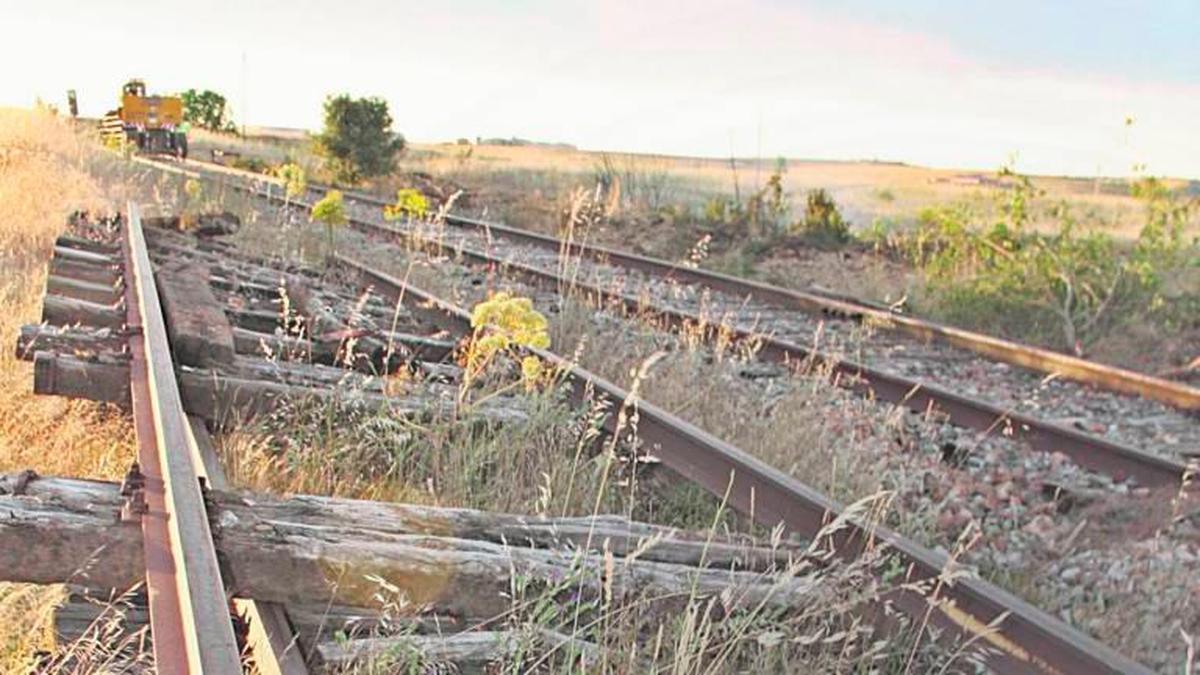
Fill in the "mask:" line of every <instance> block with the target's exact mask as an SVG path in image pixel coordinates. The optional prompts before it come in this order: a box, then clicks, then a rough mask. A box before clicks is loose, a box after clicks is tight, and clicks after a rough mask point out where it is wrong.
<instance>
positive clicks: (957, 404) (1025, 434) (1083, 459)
mask: <svg viewBox="0 0 1200 675" xmlns="http://www.w3.org/2000/svg"><path fill="white" fill-rule="evenodd" d="M350 224H351V226H353V227H355V228H357V229H360V230H363V231H365V232H367V233H375V234H383V235H385V236H389V237H394V238H399V239H404V240H406V241H410V242H416V243H418V244H422V245H427V246H435V247H438V248H439V250H441V251H443V252H445V253H448V254H460V255H462V256H463V257H465V258H468V259H470V260H472V261H474V262H477V263H480V264H485V265H498V266H501V267H503V268H506V269H508V270H510V271H513V272H516V273H517V274H519V275H520V276H522V277H523V278H525V279H528V280H530V281H532V282H533V283H535V284H539V285H542V286H545V287H550V288H556V289H560V290H561V289H563V288H573V289H574V290H576V291H580V292H583V293H585V294H592V295H594V296H596V297H598V298H600V299H602V300H604V301H605V302H607V303H615V304H619V305H620V306H622V307H623V308H624V309H625V310H626V311H628V312H633V313H638V312H642V313H651V314H654V315H656V316H658V317H661V318H662V319H664V320H666V321H668V322H669V323H670V324H671V325H673V326H677V327H678V326H683V325H690V326H705V325H709V326H710V330H716V327H712V326H711V325H710V322H708V321H706V320H705V319H704V317H701V316H699V315H696V314H693V313H690V312H686V311H682V310H674V309H669V308H665V307H659V306H657V305H648V304H646V302H645V301H644V300H643V299H642V298H638V297H634V296H630V295H626V294H623V293H620V292H618V291H615V290H612V289H608V288H604V287H601V286H596V285H594V284H587V283H585V282H581V281H576V280H567V279H563V278H562V277H560V276H558V274H557V273H555V272H553V271H550V270H546V269H542V268H539V267H534V266H532V265H526V264H523V263H517V262H512V261H507V260H504V259H502V258H497V257H495V256H493V255H491V254H488V253H485V252H482V251H477V250H473V249H468V248H465V247H462V246H458V245H454V244H449V243H446V242H445V241H442V240H436V239H433V238H429V237H424V236H421V235H417V234H415V233H412V232H408V231H405V230H400V229H397V228H393V227H388V226H385V225H380V224H377V223H371V222H368V221H363V220H360V219H351V220H350ZM724 328H725V329H727V330H729V331H730V332H731V333H732V334H733V335H735V336H736V337H738V338H739V339H743V340H756V341H758V342H759V343H760V344H761V345H762V348H761V350H760V352H759V353H760V355H761V356H763V357H764V358H766V359H768V360H771V361H776V362H780V363H793V364H795V363H801V362H804V361H806V360H815V361H817V362H819V363H822V364H827V365H828V366H829V367H830V368H831V369H832V375H833V376H834V379H835V381H836V382H837V384H839V385H840V386H843V387H847V388H850V389H852V390H854V391H856V392H858V393H860V394H862V395H865V396H874V397H877V398H879V399H882V400H885V401H889V402H892V403H896V404H898V405H903V406H905V407H907V408H909V409H910V410H914V411H916V412H924V411H927V410H928V409H929V408H930V407H931V406H932V407H934V408H935V409H938V410H942V411H943V412H945V413H946V414H947V415H948V416H949V417H950V419H951V420H952V421H953V422H954V423H955V424H958V425H960V426H963V427H967V428H970V429H975V430H978V431H982V432H986V433H991V432H995V433H1003V434H1005V435H1007V436H1009V437H1011V438H1015V439H1017V440H1020V441H1024V442H1025V443H1027V444H1028V445H1029V447H1031V448H1032V449H1034V450H1037V451H1040V452H1061V453H1063V454H1065V455H1067V456H1068V457H1070V458H1071V459H1072V461H1074V462H1075V463H1077V464H1079V465H1080V466H1082V467H1085V468H1087V469H1091V470H1094V471H1100V472H1103V473H1106V474H1108V475H1111V476H1115V477H1119V478H1123V477H1129V476H1132V477H1135V478H1136V479H1137V480H1138V481H1139V483H1140V484H1142V485H1147V486H1161V485H1179V484H1181V481H1182V480H1183V478H1184V475H1185V474H1186V473H1187V471H1188V466H1187V465H1186V464H1184V463H1182V462H1177V461H1174V460H1171V459H1167V458H1165V457H1160V456H1158V455H1154V454H1151V453H1149V452H1145V451H1142V450H1139V449H1137V448H1132V447H1128V446H1125V445H1121V444H1118V443H1113V442H1111V441H1108V440H1105V439H1103V438H1098V437H1096V436H1091V435H1089V434H1086V433H1083V432H1080V431H1077V430H1075V429H1071V428H1069V427H1066V426H1064V425H1061V424H1056V423H1053V422H1050V421H1047V420H1043V419H1039V418H1037V417H1034V416H1033V415H1028V414H1025V413H1020V412H1017V411H1014V410H1008V409H1005V408H1001V407H999V406H996V405H993V404H991V403H988V402H987V401H982V400H979V399H975V398H971V397H968V396H964V395H962V394H959V393H956V392H953V391H950V390H948V389H945V388H943V387H940V386H937V385H934V384H930V383H926V382H920V381H917V380H913V379H910V378H907V377H903V376H900V375H896V374H893V373H889V372H887V371H885V370H882V369H879V368H874V367H871V366H868V365H866V364H863V363H859V362H856V361H853V360H849V359H845V358H841V357H834V356H832V355H830V354H826V353H824V352H821V351H819V350H816V349H813V348H811V347H807V346H804V345H801V344H798V343H795V342H791V341H789V340H784V339H781V338H777V337H774V336H771V335H763V334H761V333H756V332H754V331H751V330H747V329H744V328H739V327H737V326H726V327H724Z"/></svg>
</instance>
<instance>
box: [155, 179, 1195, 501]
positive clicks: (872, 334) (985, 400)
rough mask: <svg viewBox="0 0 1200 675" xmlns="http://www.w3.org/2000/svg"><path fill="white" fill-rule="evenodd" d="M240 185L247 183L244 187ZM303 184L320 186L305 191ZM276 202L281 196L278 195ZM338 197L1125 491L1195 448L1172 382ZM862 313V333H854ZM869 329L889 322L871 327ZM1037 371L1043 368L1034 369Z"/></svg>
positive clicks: (1161, 476)
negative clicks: (1103, 477) (1097, 476)
mask: <svg viewBox="0 0 1200 675" xmlns="http://www.w3.org/2000/svg"><path fill="white" fill-rule="evenodd" d="M147 163H148V164H151V165H153V166H156V167H157V168H159V169H163V168H165V169H166V170H168V171H174V172H180V171H182V170H181V169H179V168H177V167H175V166H171V165H162V164H159V163H153V162H147ZM194 175H197V176H201V177H203V176H205V175H208V177H210V178H211V177H212V176H211V175H210V174H194ZM252 178H253V177H252ZM237 187H238V188H239V189H248V188H247V187H246V186H245V185H243V184H241V183H238V184H237ZM261 189H262V188H261V186H258V187H255V188H254V190H256V191H260V192H259V196H269V194H270V193H269V191H267V192H261ZM310 193H312V194H314V195H320V194H323V190H322V189H321V188H310ZM274 198H275V199H276V201H277V202H281V201H282V198H281V197H279V195H274ZM347 199H348V203H349V205H350V206H349V208H350V211H351V214H352V217H351V219H350V225H351V226H352V227H354V228H356V229H359V230H361V231H364V232H366V233H370V234H374V235H377V236H382V237H384V238H390V239H393V240H396V241H407V242H417V243H419V244H421V245H423V246H431V247H436V248H438V249H440V250H442V251H444V252H446V253H448V254H451V255H460V256H462V257H464V258H466V259H468V260H470V261H472V262H475V263H478V264H482V265H488V266H491V267H493V268H497V269H500V268H503V269H505V270H507V271H508V272H510V273H512V274H514V275H517V276H520V277H521V278H523V279H525V280H528V281H530V282H532V283H533V284H535V285H539V286H541V287H542V288H546V289H548V290H550V291H551V292H555V293H558V292H561V291H563V290H572V291H574V292H578V293H580V294H585V295H590V296H593V297H598V298H602V299H603V300H605V301H606V302H609V303H616V304H619V305H622V306H624V307H625V308H626V309H627V310H629V311H632V312H640V313H645V312H652V313H654V314H656V315H658V316H660V317H662V318H663V319H665V320H667V321H668V322H670V323H671V324H673V325H676V326H681V325H701V326H709V327H712V328H714V329H716V328H721V329H724V330H731V331H732V332H733V334H734V335H735V336H736V337H738V338H741V339H749V340H755V341H758V342H760V343H761V345H762V348H761V356H762V357H763V358H765V359H769V360H775V361H779V362H786V363H798V362H805V361H813V360H815V361H817V362H821V363H826V364H831V366H832V370H833V375H834V377H835V378H836V381H837V382H838V383H839V384H841V385H843V386H846V387H849V388H851V389H854V390H855V391H858V392H860V393H862V394H863V395H866V396H869V397H873V398H879V399H882V400H885V401H888V402H892V403H896V404H899V405H902V406H904V407H907V408H909V409H910V410H913V411H917V412H927V411H929V410H930V409H936V410H940V411H942V412H943V413H945V414H947V415H948V416H949V419H950V420H951V422H952V423H954V424H957V425H959V426H961V427H964V428H968V429H973V430H976V431H980V432H983V433H985V434H1001V435H1004V436H1005V437H1009V438H1014V439H1017V440H1020V441H1022V442H1025V443H1027V444H1028V446H1029V447H1030V448H1032V449H1034V450H1037V451H1042V452H1047V453H1062V454H1065V455H1067V456H1068V457H1070V459H1071V460H1072V461H1073V462H1075V463H1076V464H1078V465H1079V466H1081V467H1083V468H1085V469H1088V470H1093V471H1098V472H1101V473H1105V474H1108V475H1110V476H1112V477H1113V478H1115V479H1116V480H1118V481H1129V482H1130V485H1131V486H1137V485H1141V486H1146V487H1152V488H1153V487H1164V486H1168V487H1169V486H1178V485H1179V484H1180V483H1181V481H1182V480H1183V478H1184V477H1185V476H1186V475H1188V472H1189V466H1188V462H1189V461H1190V460H1193V459H1194V458H1195V457H1196V456H1197V454H1198V453H1200V421H1198V420H1197V416H1198V415H1200V412H1197V410H1198V409H1200V390H1197V389H1195V388H1192V387H1187V386H1185V385H1181V384H1179V383H1175V382H1169V381H1165V380H1159V379H1156V378H1151V377H1148V376H1145V375H1141V374H1138V373H1132V372H1129V371H1122V370H1119V369H1114V368H1110V367H1107V366H1103V365H1101V364H1096V363H1092V362H1088V361H1084V360H1082V359H1076V358H1074V357H1069V356H1066V355H1062V354H1056V353H1053V352H1049V351H1046V350H1041V349H1036V348H1031V347H1026V346H1023V345H1017V344H1014V343H1009V342H1006V341H1002V340H997V339H995V338H990V337H987V336H982V335H978V334H972V333H969V332H966V331H961V330H957V329H953V328H948V327H944V326H938V325H936V324H931V323H928V322H923V321H920V320H916V319H911V318H907V317H903V316H899V315H895V314H892V313H890V312H882V311H881V310H879V309H877V308H873V307H869V306H867V305H861V304H851V303H849V302H847V301H845V300H844V299H838V298H828V297H822V296H818V295H814V294H811V293H801V292H797V291H791V290H788V289H781V288H776V287H770V286H764V285H762V284H758V283H756V282H751V281H746V280H741V279H736V278H733V277H727V276H724V275H720V274H715V273H711V272H707V271H703V270H697V269H691V268H687V267H684V266H680V265H676V264H673V263H669V262H665V261H660V260H654V259H650V258H644V257H641V256H636V255H632V254H627V253H621V252H618V251H614V250H612V249H606V248H602V247H596V246H590V245H586V244H581V243H575V242H571V243H566V242H562V241H560V240H558V239H555V238H552V237H547V236H545V235H540V234H537V233H531V232H526V231H523V230H519V229H517V228H511V227H507V226H504V225H500V224H495V223H488V222H484V221H479V220H476V219H471V218H463V217H459V216H454V215H452V214H451V215H448V216H447V218H446V224H448V225H449V226H450V227H442V226H441V225H436V226H435V225H431V224H429V223H426V222H423V221H418V222H413V221H400V222H398V223H388V222H384V221H383V219H382V214H381V210H380V206H381V205H383V204H386V202H384V201H383V200H380V199H378V198H374V197H370V196H366V195H356V194H350V195H348V197H347ZM301 201H303V200H301ZM308 203H311V201H310V202H308ZM356 203H357V206H356ZM301 205H303V203H302V204H301ZM506 239H511V241H506ZM614 260H615V261H616V264H614V263H613V261H614ZM656 275H658V276H656ZM681 281H682V282H688V283H681ZM635 289H636V290H635ZM646 289H649V291H648V292H647V290H646ZM864 322H865V323H866V324H869V325H870V326H871V328H869V329H868V330H866V331H864V330H863V328H862V327H863V326H864ZM877 326H882V327H884V328H888V330H878V331H877V330H875V327H877ZM864 344H865V345H866V346H865V347H864V346H863V345H864ZM964 353H966V354H968V355H969V358H966V359H964V358H963V354H964ZM1030 369H1034V370H1030ZM1047 370H1049V371H1052V374H1045V373H1044V372H1041V373H1039V372H1037V371H1047ZM1065 378H1075V379H1074V380H1069V379H1065ZM1123 392H1137V394H1138V395H1132V394H1130V393H1123ZM1141 396H1147V397H1150V398H1142V397H1141ZM1164 401H1169V402H1170V403H1166V402H1164Z"/></svg>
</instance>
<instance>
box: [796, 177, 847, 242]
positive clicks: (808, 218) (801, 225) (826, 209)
mask: <svg viewBox="0 0 1200 675" xmlns="http://www.w3.org/2000/svg"><path fill="white" fill-rule="evenodd" d="M792 232H793V233H794V234H799V235H800V236H801V237H803V238H804V239H805V240H806V241H808V242H809V243H811V244H813V245H816V246H841V245H843V244H846V243H847V242H849V241H850V225H849V223H847V222H846V220H845V219H844V218H842V212H841V211H840V210H839V209H838V205H837V202H835V201H833V197H832V196H830V194H829V193H828V192H826V191H825V190H824V189H823V188H818V189H816V190H809V191H808V196H807V197H806V198H805V203H804V220H802V221H800V222H798V223H796V224H795V225H793V226H792Z"/></svg>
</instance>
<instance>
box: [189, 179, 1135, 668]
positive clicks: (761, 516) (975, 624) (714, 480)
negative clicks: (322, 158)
mask: <svg viewBox="0 0 1200 675" xmlns="http://www.w3.org/2000/svg"><path fill="white" fill-rule="evenodd" d="M171 170H174V169H171ZM176 171H178V170H176ZM180 173H191V172H183V171H180ZM193 175H196V174H193ZM235 187H237V188H238V189H243V190H246V191H249V192H251V193H253V194H256V195H258V196H262V197H273V198H275V199H280V198H279V197H275V196H272V195H264V194H262V193H261V192H258V191H257V190H253V189H251V188H245V187H243V186H235ZM297 205H304V206H307V205H305V204H297ZM368 225H371V226H372V227H376V226H374V225H373V224H369V223H368ZM333 260H334V262H335V264H337V265H339V266H342V267H344V268H347V269H350V270H352V271H355V272H357V273H358V274H359V276H360V279H361V280H362V282H363V284H364V285H366V286H371V287H374V288H377V289H380V290H381V291H382V292H384V293H387V294H388V295H390V296H392V297H394V298H398V297H399V296H400V295H401V294H403V295H404V296H406V297H407V298H408V299H410V300H412V301H413V302H411V303H410V306H411V307H412V308H413V309H414V311H418V312H424V313H427V316H426V318H427V319H428V320H430V321H431V322H432V323H434V324H436V325H439V326H440V327H443V328H446V329H448V330H451V331H454V332H458V333H460V334H462V333H465V332H466V331H467V330H468V329H469V315H468V314H467V313H466V312H465V311H463V310H462V309H460V308H458V307H455V306H453V305H451V304H449V303H446V302H444V301H442V300H440V299H438V298H436V297H435V296H432V295H430V294H428V293H425V292H423V291H421V290H420V289H417V288H414V287H413V286H411V285H408V284H405V283H404V282H402V281H400V280H398V279H395V278H393V277H391V276H389V275H387V274H385V273H382V272H379V271H377V270H373V269H370V268H369V267H367V266H365V265H363V264H362V263H359V262H357V261H354V260H352V259H349V258H346V257H344V256H335V257H334V259H333ZM493 262H499V263H502V264H503V261H493ZM439 318H440V320H439ZM533 351H534V352H535V353H537V354H539V355H540V356H541V357H542V358H544V359H546V360H547V361H548V362H550V363H552V364H558V365H561V366H563V367H564V368H566V369H567V370H568V372H569V373H570V381H571V383H572V385H573V389H574V392H575V395H576V397H584V396H586V395H588V393H589V392H590V393H592V394H594V395H599V396H601V397H604V398H606V399H608V400H609V401H611V402H612V403H613V405H614V406H620V405H622V404H623V403H625V402H627V401H628V400H629V394H628V393H627V392H624V391H623V390H621V389H620V388H619V387H616V386H615V385H613V384H612V383H609V382H607V381H605V380H603V379H601V378H599V377H597V376H595V375H593V374H591V373H589V372H588V371H586V370H584V369H582V368H580V367H578V366H575V365H573V364H569V363H566V362H565V361H563V360H562V359H560V358H559V357H557V356H555V355H554V354H551V353H549V352H546V351H543V350H533ZM637 407H638V411H639V425H638V431H639V436H640V437H641V438H642V439H643V440H644V441H646V442H647V443H649V444H650V446H651V447H652V451H653V453H654V454H655V455H657V456H658V457H659V458H660V459H661V460H662V461H663V463H664V464H665V465H666V466H668V467H670V468H671V469H673V470H675V471H676V472H678V473H680V474H681V475H683V476H684V477H685V478H688V479H690V480H692V481H695V482H696V483H697V484H699V485H700V486H702V487H703V488H705V489H706V490H708V491H709V492H710V493H712V494H714V495H718V496H721V495H724V494H726V490H727V489H728V490H729V496H730V504H731V506H733V508H735V509H737V510H738V511H740V512H742V513H744V514H746V515H748V516H750V517H751V518H752V519H754V520H756V521H758V522H761V523H764V524H767V525H772V526H773V525H775V524H777V523H780V522H782V523H784V524H785V525H786V526H787V527H788V528H789V529H791V530H793V531H796V532H798V533H801V534H804V535H807V536H814V535H816V534H817V533H818V532H819V531H820V530H821V528H823V527H824V526H825V525H827V524H828V523H830V522H831V521H832V520H833V519H835V518H837V517H838V516H839V515H843V511H844V510H843V508H842V507H841V505H839V504H837V503H836V502H834V501H832V500H830V499H828V498H827V497H825V496H824V495H822V494H820V493H819V492H817V491H815V490H813V489H812V488H809V487H808V486H806V485H804V484H803V483H801V482H799V481H797V480H796V479H794V478H792V477H790V476H787V475H785V474H783V473H781V472H779V471H778V470H776V469H774V468H772V467H770V466H768V465H766V464H765V463H763V462H761V461H760V460H758V459H756V458H754V457H752V456H750V455H748V454H747V453H745V452H743V451H741V450H739V449H737V448H735V447H733V446H731V445H730V444H728V443H725V442H723V441H721V440H720V439H717V438H715V437H713V436H712V435H711V434H708V433H707V432H705V431H703V430H701V429H699V428H697V427H695V426H694V425H691V424H690V423H688V422H686V421H683V420H680V419H678V418H676V417H674V416H673V415H671V414H670V413H668V412H666V411H664V410H662V409H660V408H657V407H656V406H653V405H651V404H649V403H646V402H644V401H638V402H637ZM615 423H616V422H615V420H614V416H612V415H610V416H609V418H608V419H607V420H606V424H607V425H608V428H609V430H610V431H612V430H613V425H614V424H615ZM832 536H833V537H834V539H835V542H836V551H837V552H838V554H839V555H840V556H841V557H843V558H854V557H855V556H857V555H859V553H860V552H861V551H862V550H863V548H864V547H868V546H875V545H881V544H882V545H886V546H889V547H891V549H892V550H894V551H895V552H896V553H897V554H898V555H899V556H900V557H901V558H902V560H903V562H904V563H905V569H906V572H905V581H906V582H909V583H906V584H904V585H902V586H900V587H899V588H898V589H897V590H895V591H893V592H892V593H890V594H889V596H888V597H887V598H886V600H888V601H890V602H891V603H893V604H894V606H895V607H897V608H899V609H901V610H902V611H903V612H905V613H906V614H907V615H909V616H910V617H912V618H913V619H914V620H915V621H916V622H917V623H918V624H919V625H924V622H925V621H929V623H931V624H932V625H934V626H937V627H940V628H944V629H947V630H950V631H953V632H955V633H956V634H959V635H962V636H965V637H967V638H968V639H971V640H977V641H982V642H983V643H986V644H987V645H988V646H989V647H991V648H992V650H993V651H992V653H991V654H990V656H989V661H988V665H989V666H990V667H992V668H994V669H995V670H997V671H998V672H1003V673H1025V672H1034V673H1148V672H1150V671H1149V670H1148V669H1147V668H1145V667H1144V666H1142V665H1141V664H1138V663H1136V662H1134V661H1132V660H1131V659H1129V658H1128V657H1125V656H1124V655H1121V654H1119V653H1117V652H1116V651H1114V650H1113V649H1111V648H1110V647H1107V646H1106V645H1103V644H1101V643H1099V642H1098V641H1096V640H1094V639H1092V638H1090V637H1088V636H1086V635H1084V634H1082V633H1080V632H1079V631H1076V630H1074V629H1073V628H1071V627H1070V626H1067V625H1066V624H1064V623H1063V622H1061V621H1058V620H1057V619H1055V618H1053V617H1051V616H1049V615H1047V614H1045V613H1044V612H1042V611H1041V610H1039V609H1037V608H1036V607H1033V606H1032V605H1030V604H1028V603H1026V602H1025V601H1023V600H1021V599H1020V598H1017V597H1015V596H1013V595H1012V594H1010V593H1008V592H1006V591H1004V590H1002V589H999V588H997V587H995V586H993V585H991V584H989V583H987V582H985V581H982V580H980V579H978V578H973V577H966V578H954V579H952V578H950V576H947V575H948V573H949V572H951V571H952V570H953V569H954V567H953V561H951V560H950V559H949V558H948V557H947V556H946V555H945V554H940V553H937V552H933V551H930V550H928V549H925V548H923V547H921V546H919V545H917V544H915V543H913V542H911V541H909V540H907V539H905V538H904V537H901V536H900V535H898V534H896V533H894V532H892V531H890V530H888V529H887V528H883V527H880V526H875V525H870V524H864V523H859V522H857V521H854V520H853V519H851V520H849V521H848V522H846V524H845V526H844V527H843V528H842V529H840V530H838V531H837V532H836V533H834V534H833V535H832ZM951 576H952V575H951ZM920 582H924V583H926V584H934V585H935V588H937V589H938V591H937V593H936V597H937V599H938V600H939V601H938V602H934V601H931V598H930V597H929V596H928V595H927V594H925V593H922V592H918V591H916V590H914V584H917V583H920ZM885 621H886V619H885Z"/></svg>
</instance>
